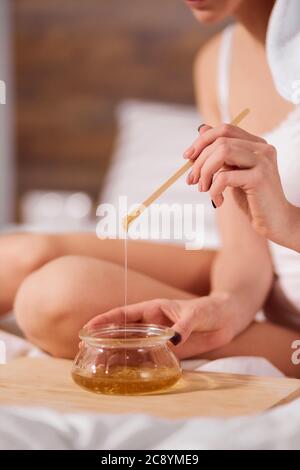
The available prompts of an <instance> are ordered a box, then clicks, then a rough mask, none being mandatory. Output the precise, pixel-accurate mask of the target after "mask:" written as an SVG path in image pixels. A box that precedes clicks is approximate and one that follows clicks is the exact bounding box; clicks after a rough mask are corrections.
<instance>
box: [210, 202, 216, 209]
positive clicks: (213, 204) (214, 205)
mask: <svg viewBox="0 0 300 470" xmlns="http://www.w3.org/2000/svg"><path fill="white" fill-rule="evenodd" d="M211 203H212V206H213V208H214V209H216V208H217V206H216V204H215V203H214V201H213V200H211Z"/></svg>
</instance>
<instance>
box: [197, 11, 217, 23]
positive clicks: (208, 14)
mask: <svg viewBox="0 0 300 470" xmlns="http://www.w3.org/2000/svg"><path fill="white" fill-rule="evenodd" d="M192 12H193V15H194V17H195V18H196V20H197V21H198V22H199V23H207V24H213V23H218V22H219V21H222V19H223V18H220V16H219V15H218V14H217V13H216V12H215V11H211V10H196V9H195V10H192Z"/></svg>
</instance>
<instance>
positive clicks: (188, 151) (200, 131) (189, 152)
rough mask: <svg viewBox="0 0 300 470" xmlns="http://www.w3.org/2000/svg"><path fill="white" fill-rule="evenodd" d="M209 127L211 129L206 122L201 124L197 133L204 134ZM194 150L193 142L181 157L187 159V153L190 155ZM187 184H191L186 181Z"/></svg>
mask: <svg viewBox="0 0 300 470" xmlns="http://www.w3.org/2000/svg"><path fill="white" fill-rule="evenodd" d="M210 129H212V127H211V126H208V125H207V124H202V125H201V126H199V127H198V133H199V135H202V134H204V133H205V132H207V131H209V130H210ZM193 152H194V143H193V145H192V146H191V147H189V148H188V149H187V150H186V151H185V152H184V154H183V158H185V159H189V158H190V157H189V155H192V154H193ZM187 183H188V184H191V183H189V182H188V181H187Z"/></svg>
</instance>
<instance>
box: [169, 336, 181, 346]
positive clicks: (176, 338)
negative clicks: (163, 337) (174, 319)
mask: <svg viewBox="0 0 300 470" xmlns="http://www.w3.org/2000/svg"><path fill="white" fill-rule="evenodd" d="M181 339H182V338H181V334H180V333H175V335H174V336H173V337H172V338H171V339H170V341H171V342H172V343H173V344H174V346H177V344H179V343H180V342H181Z"/></svg>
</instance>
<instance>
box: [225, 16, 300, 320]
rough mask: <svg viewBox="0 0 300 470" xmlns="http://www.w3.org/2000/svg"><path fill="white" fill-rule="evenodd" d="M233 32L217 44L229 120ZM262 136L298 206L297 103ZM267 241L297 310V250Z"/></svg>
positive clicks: (299, 273)
mask: <svg viewBox="0 0 300 470" xmlns="http://www.w3.org/2000/svg"><path fill="white" fill-rule="evenodd" d="M233 32H234V25H230V26H229V27H227V28H226V29H225V30H224V32H223V36H222V40H221V46H220V56H219V74H218V88H219V89H218V93H219V106H220V114H221V117H222V121H223V122H230V112H229V89H230V86H229V82H230V65H231V50H232V48H231V46H232V38H233ZM262 137H263V138H265V139H266V140H267V142H269V143H270V144H272V145H274V147H275V148H276V149H277V153H278V167H279V173H280V177H281V181H282V186H283V189H284V192H285V195H286V197H287V199H288V200H289V201H290V202H291V203H292V204H294V205H295V206H298V207H300V106H299V105H298V106H296V107H295V109H294V110H293V111H292V112H290V113H289V114H288V116H287V117H286V118H285V119H284V121H283V122H282V123H281V124H280V125H279V126H277V127H276V128H275V129H273V130H272V131H271V132H269V133H267V134H264V135H263V136H262ZM299 238H300V233H299ZM269 245H270V250H271V253H272V257H273V262H274V267H275V270H276V274H277V275H278V276H279V278H280V281H281V286H282V288H283V289H284V291H285V294H286V296H287V297H288V298H289V300H290V301H291V302H292V303H293V304H294V305H295V306H296V307H297V308H299V313H300V253H297V252H295V251H293V250H290V249H288V248H284V247H282V246H280V245H277V244H276V243H273V242H269Z"/></svg>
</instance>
